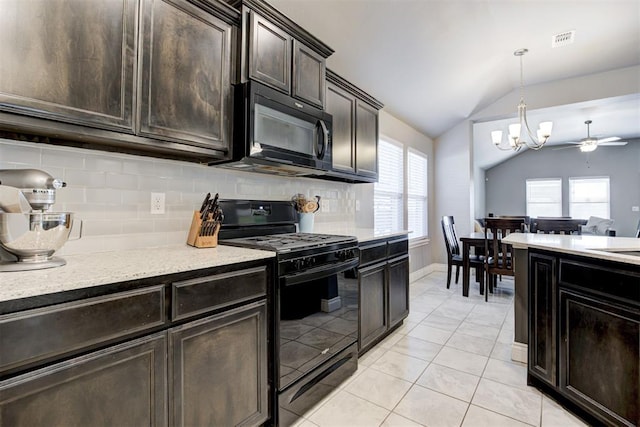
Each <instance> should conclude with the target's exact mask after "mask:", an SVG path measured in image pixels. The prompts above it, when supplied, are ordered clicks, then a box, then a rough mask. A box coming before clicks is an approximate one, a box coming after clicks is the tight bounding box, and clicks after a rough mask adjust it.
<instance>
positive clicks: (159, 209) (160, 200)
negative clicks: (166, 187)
mask: <svg viewBox="0 0 640 427" xmlns="http://www.w3.org/2000/svg"><path fill="white" fill-rule="evenodd" d="M151 213H152V214H154V215H159V214H163V213H164V193H151Z"/></svg>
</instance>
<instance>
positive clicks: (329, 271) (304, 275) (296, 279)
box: [281, 258, 360, 286]
mask: <svg viewBox="0 0 640 427" xmlns="http://www.w3.org/2000/svg"><path fill="white" fill-rule="evenodd" d="M358 264H360V258H353V259H350V260H348V261H343V262H340V263H337V264H332V265H330V266H321V267H316V268H310V269H308V270H305V271H303V272H301V273H293V274H287V275H286V276H282V277H281V280H282V284H283V285H284V286H291V285H296V284H298V283H303V282H308V281H311V280H316V279H322V278H325V277H329V276H332V275H334V274H336V273H341V272H343V271H346V270H350V269H352V268H354V267H357V266H358Z"/></svg>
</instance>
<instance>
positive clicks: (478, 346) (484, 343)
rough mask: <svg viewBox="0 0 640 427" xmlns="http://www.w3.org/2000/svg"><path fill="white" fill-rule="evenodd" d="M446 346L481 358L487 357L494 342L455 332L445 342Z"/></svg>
mask: <svg viewBox="0 0 640 427" xmlns="http://www.w3.org/2000/svg"><path fill="white" fill-rule="evenodd" d="M446 346H447V347H452V348H457V349H458V350H464V351H468V352H469V353H474V354H479V355H481V356H489V355H490V354H491V351H492V350H493V346H494V341H493V340H487V339H484V338H478V337H474V336H471V335H466V334H462V333H460V332H455V333H454V334H453V335H452V336H451V338H449V341H447V344H446Z"/></svg>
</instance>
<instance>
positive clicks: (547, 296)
mask: <svg viewBox="0 0 640 427" xmlns="http://www.w3.org/2000/svg"><path fill="white" fill-rule="evenodd" d="M556 264H557V261H556V258H555V257H551V256H545V255H539V254H531V255H530V257H529V266H530V267H529V276H530V277H529V284H530V289H529V304H530V307H529V327H530V331H529V345H528V349H529V368H528V369H529V373H530V374H532V375H534V376H536V377H537V378H539V379H541V380H543V381H545V382H546V383H548V384H550V385H553V386H555V385H556V384H557V381H556V318H555V316H556V310H557V309H556V290H557V282H556V280H557V279H556V278H557V272H556Z"/></svg>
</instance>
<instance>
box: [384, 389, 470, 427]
mask: <svg viewBox="0 0 640 427" xmlns="http://www.w3.org/2000/svg"><path fill="white" fill-rule="evenodd" d="M468 406H469V405H468V403H465V402H463V401H461V400H458V399H454V398H453V397H449V396H445V395H444V394H441V393H438V392H435V391H433V390H429V389H427V388H424V387H422V386H419V385H414V386H413V387H411V390H409V392H408V393H407V394H406V395H405V397H404V398H403V399H402V400H401V401H400V403H399V404H398V406H396V408H395V409H394V411H393V412H395V413H396V414H400V415H402V416H403V417H406V418H409V419H410V420H413V421H415V422H417V423H420V424H424V425H426V426H429V427H458V426H459V425H460V424H461V423H462V420H463V418H464V415H465V413H466V411H467V407H468Z"/></svg>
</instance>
